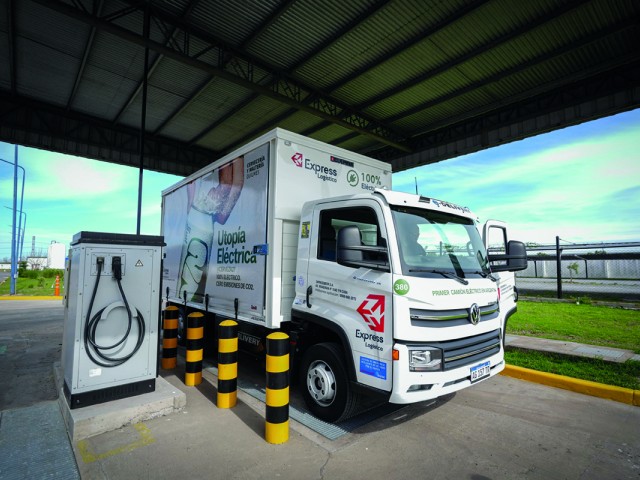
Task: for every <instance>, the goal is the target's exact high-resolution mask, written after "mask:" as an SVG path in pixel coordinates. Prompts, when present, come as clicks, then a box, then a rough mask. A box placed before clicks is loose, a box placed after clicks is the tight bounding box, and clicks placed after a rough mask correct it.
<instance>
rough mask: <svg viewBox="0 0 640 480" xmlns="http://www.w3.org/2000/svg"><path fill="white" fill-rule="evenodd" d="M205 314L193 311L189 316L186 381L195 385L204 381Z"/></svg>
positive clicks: (189, 384)
mask: <svg viewBox="0 0 640 480" xmlns="http://www.w3.org/2000/svg"><path fill="white" fill-rule="evenodd" d="M203 337H204V315H203V314H202V312H193V313H190V314H189V315H188V316H187V353H186V357H185V373H184V383H185V385H186V386H188V387H194V386H196V385H200V383H202V347H203V341H202V338H203Z"/></svg>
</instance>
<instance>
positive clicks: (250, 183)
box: [162, 129, 526, 421]
mask: <svg viewBox="0 0 640 480" xmlns="http://www.w3.org/2000/svg"><path fill="white" fill-rule="evenodd" d="M390 189H391V171H390V166H389V165H388V164H386V163H383V162H380V161H377V160H373V159H371V158H368V157H365V156H362V155H359V154H355V153H353V152H350V151H347V150H344V149H340V148H337V147H334V146H331V145H327V144H325V143H322V142H318V141H315V140H311V139H309V138H306V137H303V136H300V135H297V134H293V133H291V132H288V131H285V130H282V129H275V130H273V131H271V132H269V133H268V134H266V135H263V136H262V137H260V138H258V139H256V140H254V141H252V142H251V143H249V144H248V145H246V146H245V147H243V148H241V149H239V150H237V151H235V152H233V153H231V154H229V155H227V156H225V157H224V158H222V159H220V160H217V161H215V162H213V163H212V164H211V165H209V166H207V167H205V168H203V169H202V170H200V171H198V172H196V173H194V174H193V175H191V176H189V177H187V178H185V179H184V180H182V181H180V182H179V183H177V184H176V185H174V186H172V187H170V188H168V189H167V190H165V191H164V192H163V193H162V196H163V200H162V208H163V216H162V234H163V235H164V240H165V242H166V248H165V252H166V255H165V259H164V266H163V289H166V290H165V292H166V300H167V302H168V303H169V304H174V305H177V306H180V308H181V310H182V315H183V318H184V316H185V315H186V314H188V313H190V312H192V311H196V310H197V311H203V312H207V313H213V314H215V318H217V319H220V320H224V319H227V318H231V319H236V320H237V321H238V323H239V341H240V345H241V347H242V346H245V347H247V348H248V349H251V350H252V351H254V352H260V351H261V350H263V349H264V341H265V337H266V335H268V334H269V333H270V332H272V331H274V330H281V331H284V332H286V333H287V334H289V336H290V339H291V345H292V349H291V360H292V374H295V375H296V377H299V379H300V387H301V391H302V395H303V396H304V399H305V402H306V403H307V405H308V407H309V409H310V410H311V412H312V413H313V414H315V415H316V416H317V417H319V418H321V419H323V420H325V421H338V420H340V419H343V418H346V417H348V416H350V415H352V414H353V413H354V412H355V411H356V409H357V405H358V403H359V398H360V397H361V396H362V395H364V394H367V393H369V394H378V395H381V396H383V397H384V398H385V399H386V400H387V401H389V402H392V403H399V404H405V403H413V402H419V401H423V400H428V399H433V398H436V397H439V396H441V395H446V394H448V393H451V392H454V391H457V390H460V389H462V388H465V387H467V386H469V385H472V384H474V383H475V382H479V381H481V380H483V379H486V378H489V377H491V376H493V375H495V374H497V373H498V372H500V371H501V370H502V369H503V368H504V357H503V354H504V344H503V339H504V332H505V327H506V322H507V319H508V317H509V316H510V315H511V314H512V313H514V312H515V308H516V303H515V302H516V300H517V291H516V290H515V286H514V281H515V278H514V274H513V272H514V271H516V270H520V269H524V268H526V251H525V248H524V245H523V244H522V243H521V242H516V241H513V240H511V241H508V240H507V230H506V225H504V224H502V223H500V222H487V223H486V224H485V225H484V226H479V225H478V222H477V219H476V217H475V216H474V215H473V214H472V213H471V212H470V211H469V209H468V208H466V207H460V206H457V205H454V204H451V203H448V202H445V201H441V200H437V199H433V198H428V197H425V196H420V195H412V194H406V193H398V192H393V191H391V190H390ZM490 238H493V240H491V241H492V242H493V245H492V246H494V247H495V246H496V245H495V243H496V241H497V243H498V244H499V245H500V246H501V247H502V251H501V255H495V256H491V257H490V256H488V255H487V244H488V242H489V241H490ZM496 239H497V240H496ZM165 292H163V293H165ZM212 331H213V332H215V328H214V329H212ZM206 336H207V335H206ZM210 336H211V335H209V337H210ZM205 342H208V343H210V342H215V339H214V338H205Z"/></svg>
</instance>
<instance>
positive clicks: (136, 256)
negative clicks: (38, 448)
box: [61, 231, 164, 408]
mask: <svg viewBox="0 0 640 480" xmlns="http://www.w3.org/2000/svg"><path fill="white" fill-rule="evenodd" d="M163 246H164V238H163V237H162V236H151V235H128V234H114V233H100V232H84V231H83V232H79V233H77V234H76V235H74V237H73V240H72V242H71V248H70V250H69V259H68V262H67V268H66V271H65V275H66V279H65V287H66V290H65V297H64V307H65V308H64V333H63V342H62V360H61V364H62V370H63V373H64V387H63V389H64V394H65V397H66V399H67V402H68V403H69V407H70V408H79V407H85V406H88V405H94V404H98V403H103V402H108V401H111V400H116V399H119V398H126V397H131V396H134V395H139V394H143V393H148V392H153V391H154V390H155V385H156V377H157V373H158V348H159V342H158V332H159V329H160V289H161V285H160V282H161V271H162V247H163Z"/></svg>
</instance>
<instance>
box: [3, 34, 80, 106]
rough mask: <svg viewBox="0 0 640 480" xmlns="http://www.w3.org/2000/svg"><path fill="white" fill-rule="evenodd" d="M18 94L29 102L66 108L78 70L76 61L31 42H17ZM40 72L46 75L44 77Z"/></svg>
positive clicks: (25, 40)
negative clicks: (39, 100)
mask: <svg viewBox="0 0 640 480" xmlns="http://www.w3.org/2000/svg"><path fill="white" fill-rule="evenodd" d="M16 57H17V60H16V62H17V72H16V79H17V80H16V81H17V83H18V88H17V91H18V93H19V94H21V95H25V96H27V97H31V98H38V99H47V102H49V103H52V104H54V105H66V104H67V100H68V98H69V93H70V92H71V89H72V87H73V81H74V78H75V77H74V76H73V75H69V72H76V71H77V70H78V64H79V62H78V60H77V59H75V58H73V57H71V56H69V55H67V54H65V53H63V52H60V51H58V50H54V49H51V48H48V47H46V46H43V45H40V44H37V43H35V42H33V41H32V40H30V39H25V38H18V39H17V40H16ZM42 72H47V74H46V76H43V75H42Z"/></svg>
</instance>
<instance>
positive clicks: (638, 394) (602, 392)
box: [501, 365, 640, 407]
mask: <svg viewBox="0 0 640 480" xmlns="http://www.w3.org/2000/svg"><path fill="white" fill-rule="evenodd" d="M501 373H502V375H505V376H507V377H513V378H518V379H520V380H527V381H529V382H536V383H541V384H543V385H547V386H549V387H556V388H562V389H564V390H570V391H572V392H576V393H581V394H583V395H591V396H592V397H600V398H605V399H607V400H613V401H616V402H620V403H626V404H627V405H634V406H636V407H640V390H632V389H630V388H623V387H614V386H612V385H605V384H603V383H597V382H591V381H589V380H581V379H578V378H571V377H565V376H564V375H556V374H555V373H546V372H538V371H537V370H531V369H528V368H524V367H517V366H515V365H507V366H505V368H504V370H503V371H502V372H501Z"/></svg>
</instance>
